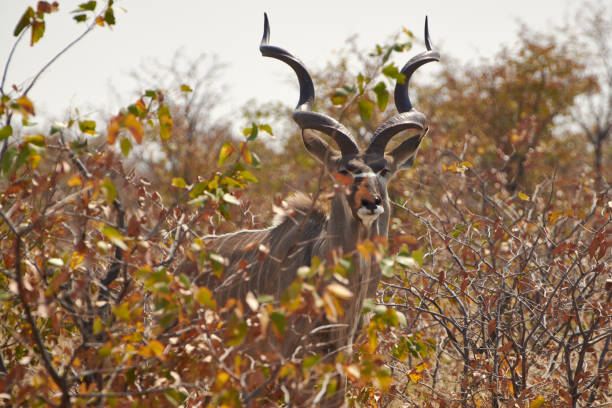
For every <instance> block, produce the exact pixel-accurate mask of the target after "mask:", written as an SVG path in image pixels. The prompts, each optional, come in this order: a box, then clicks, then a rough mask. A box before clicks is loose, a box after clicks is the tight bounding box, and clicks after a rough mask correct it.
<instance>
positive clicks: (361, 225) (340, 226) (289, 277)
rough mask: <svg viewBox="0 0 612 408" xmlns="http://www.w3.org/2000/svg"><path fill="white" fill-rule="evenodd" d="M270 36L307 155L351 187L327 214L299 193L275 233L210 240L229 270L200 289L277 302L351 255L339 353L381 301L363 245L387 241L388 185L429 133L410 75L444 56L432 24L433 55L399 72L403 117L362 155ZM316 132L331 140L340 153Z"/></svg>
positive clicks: (339, 191) (265, 46)
mask: <svg viewBox="0 0 612 408" xmlns="http://www.w3.org/2000/svg"><path fill="white" fill-rule="evenodd" d="M269 36H270V29H269V23H268V18H267V15H266V16H265V19H264V35H263V38H262V41H261V45H260V51H261V53H262V55H264V56H267V57H271V58H275V59H278V60H281V61H283V62H285V63H286V64H288V65H289V66H290V67H291V68H292V69H293V70H294V72H295V73H296V75H297V77H298V80H299V84H300V99H299V102H298V105H297V107H296V108H295V110H294V113H293V119H294V120H295V122H296V123H297V124H298V125H299V127H300V128H301V130H302V140H303V142H304V145H305V147H306V149H307V150H308V151H309V152H310V153H311V154H312V155H313V156H315V157H316V158H317V159H318V160H319V161H320V162H321V163H322V164H323V165H324V166H325V167H326V170H327V172H328V173H330V174H335V175H338V174H340V175H342V176H341V177H340V179H344V180H348V182H346V183H345V184H346V185H343V186H340V187H337V188H336V192H335V194H334V196H333V198H332V200H331V203H330V208H329V211H327V210H326V209H325V208H324V207H323V205H322V204H321V203H320V202H319V201H314V200H313V199H311V198H310V197H308V196H306V195H304V194H301V193H298V194H296V195H294V196H292V197H289V198H288V199H287V200H286V202H285V204H286V205H285V208H284V214H282V215H281V216H277V218H276V220H275V223H274V225H273V226H272V227H270V228H266V229H261V230H242V231H237V232H234V233H230V234H225V235H219V236H207V237H204V241H205V243H206V247H207V249H208V250H209V251H211V252H215V253H217V254H219V255H221V256H223V257H224V258H225V259H226V265H225V267H224V273H223V274H222V275H221V277H217V276H216V275H214V274H213V273H211V272H210V271H202V272H201V273H200V275H199V276H198V278H197V280H196V282H197V283H198V284H199V285H205V286H207V287H209V288H210V289H211V290H213V293H214V295H215V298H216V299H217V301H218V302H220V303H221V304H225V302H226V301H227V300H228V299H230V298H235V299H238V300H243V299H244V298H245V296H246V295H247V294H248V293H249V292H252V293H253V294H254V295H256V296H257V295H262V294H268V295H273V296H274V297H275V298H276V299H279V298H280V296H281V294H282V293H283V291H285V290H286V289H287V287H288V286H289V285H290V284H291V283H292V282H293V281H294V280H295V278H296V275H297V271H298V269H299V268H300V267H302V266H309V265H310V264H311V260H312V258H313V257H314V256H317V257H319V258H320V259H321V260H323V261H326V260H328V259H330V255H331V254H337V255H342V256H351V257H352V261H353V266H354V273H353V274H352V275H351V276H348V277H347V280H348V285H347V286H348V289H349V290H350V291H351V292H352V294H353V296H352V298H351V300H350V301H348V302H345V303H346V304H345V308H344V314H343V315H342V316H341V318H339V319H338V322H336V323H338V327H342V328H341V329H339V330H336V331H335V332H334V333H333V334H332V335H331V336H332V337H333V338H334V339H336V342H335V345H334V346H333V347H336V348H338V347H341V345H346V344H347V343H350V342H351V341H352V338H353V335H354V333H355V330H356V329H357V327H358V326H359V319H360V316H361V313H360V312H361V309H362V306H363V301H364V299H365V298H366V297H374V296H375V294H376V288H377V286H378V283H379V281H380V270H379V268H378V264H377V262H374V261H373V260H371V259H369V258H368V257H364V256H363V255H362V254H360V252H359V251H357V244H358V243H359V242H360V241H363V240H366V239H372V238H374V237H376V236H381V237H385V238H386V236H387V233H388V225H389V218H390V204H389V198H388V195H387V181H388V180H389V179H390V178H391V177H392V176H393V175H394V174H395V173H396V172H397V171H399V170H402V169H405V168H409V167H411V166H412V163H413V161H414V156H415V154H416V152H417V149H418V147H419V144H420V142H421V140H422V139H423V137H424V136H425V134H426V133H427V126H426V118H425V116H424V115H423V114H422V113H420V112H418V111H417V110H415V109H414V108H413V107H412V104H411V102H410V99H409V97H408V83H409V80H410V76H411V75H412V73H413V72H414V71H415V70H416V69H417V68H418V67H419V66H421V65H423V64H425V63H427V62H430V61H437V60H439V54H438V53H437V51H432V50H431V45H430V41H429V33H428V28H427V19H426V20H425V43H426V46H427V51H425V52H423V53H421V54H418V55H416V56H415V57H413V58H412V59H410V60H409V61H408V63H407V64H406V65H405V66H404V67H403V68H402V70H401V72H402V74H404V75H405V81H403V82H401V83H400V82H398V83H397V84H396V87H395V94H394V98H395V105H396V108H397V110H398V114H396V115H395V116H393V117H392V118H390V119H389V120H387V121H386V122H385V123H383V124H382V125H380V126H379V127H378V129H376V131H375V132H374V134H373V135H372V138H371V141H370V144H369V146H368V147H367V149H363V150H362V149H360V148H359V147H358V146H357V143H356V142H355V141H354V139H353V138H352V137H351V135H350V131H349V130H348V129H346V128H345V127H344V126H343V125H341V124H340V123H339V122H337V121H336V120H335V119H333V118H331V117H329V116H327V115H324V114H321V113H317V112H313V111H312V110H311V109H312V105H313V103H314V98H315V94H314V86H313V83H312V79H311V77H310V74H309V73H308V71H307V70H306V68H305V66H304V65H303V64H302V62H301V61H299V60H298V59H297V58H296V57H294V56H293V55H292V54H290V53H289V52H287V51H285V50H284V49H282V48H279V47H276V46H272V45H269ZM307 130H308V131H309V132H306V131H307ZM312 130H316V131H318V132H320V133H323V134H325V135H327V136H329V137H330V138H331V140H333V142H335V144H336V145H337V147H338V149H335V148H334V147H332V146H331V145H330V144H329V143H328V142H327V141H325V140H324V139H323V138H321V137H319V136H318V135H317V134H315V133H313V132H311V131H312ZM402 131H411V132H412V133H413V135H412V136H411V137H409V138H407V139H406V140H404V141H402V142H401V143H399V144H398V145H397V146H396V147H395V148H393V149H392V150H391V151H390V152H385V148H386V146H387V143H388V142H389V140H390V139H391V138H392V137H394V136H395V135H397V134H399V133H401V132H402ZM415 132H416V133H417V134H416V135H414V133H415ZM345 283H346V282H345ZM321 323H322V322H321ZM296 331H297V332H298V334H300V335H305V334H307V333H299V332H300V329H299V328H297V329H296ZM298 337H299V336H298Z"/></svg>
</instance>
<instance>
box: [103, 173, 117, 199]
mask: <svg viewBox="0 0 612 408" xmlns="http://www.w3.org/2000/svg"><path fill="white" fill-rule="evenodd" d="M102 192H103V193H104V195H105V196H106V202H107V203H109V204H110V203H112V202H113V201H114V200H115V198H117V188H116V187H115V185H114V184H113V182H112V181H111V179H109V178H108V177H107V178H105V179H104V181H103V182H102Z"/></svg>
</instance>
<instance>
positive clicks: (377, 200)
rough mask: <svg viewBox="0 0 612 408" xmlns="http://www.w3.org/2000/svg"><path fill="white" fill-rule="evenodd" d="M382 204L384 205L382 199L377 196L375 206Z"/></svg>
mask: <svg viewBox="0 0 612 408" xmlns="http://www.w3.org/2000/svg"><path fill="white" fill-rule="evenodd" d="M380 203H382V200H381V199H380V197H379V196H376V197H375V198H374V204H376V205H380Z"/></svg>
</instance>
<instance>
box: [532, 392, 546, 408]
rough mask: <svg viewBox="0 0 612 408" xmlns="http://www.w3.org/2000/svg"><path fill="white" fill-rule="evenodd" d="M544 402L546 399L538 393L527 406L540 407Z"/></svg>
mask: <svg viewBox="0 0 612 408" xmlns="http://www.w3.org/2000/svg"><path fill="white" fill-rule="evenodd" d="M545 402H546V400H545V399H544V397H543V396H541V395H538V396H537V397H535V399H534V400H532V401H531V402H530V403H529V408H540V407H541V406H542V405H544V403H545Z"/></svg>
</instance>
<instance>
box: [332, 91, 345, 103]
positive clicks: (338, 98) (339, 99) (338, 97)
mask: <svg viewBox="0 0 612 408" xmlns="http://www.w3.org/2000/svg"><path fill="white" fill-rule="evenodd" d="M345 102H346V95H343V94H341V93H339V92H335V93H334V94H333V95H332V96H331V103H332V104H334V105H342V104H343V103H345Z"/></svg>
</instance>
